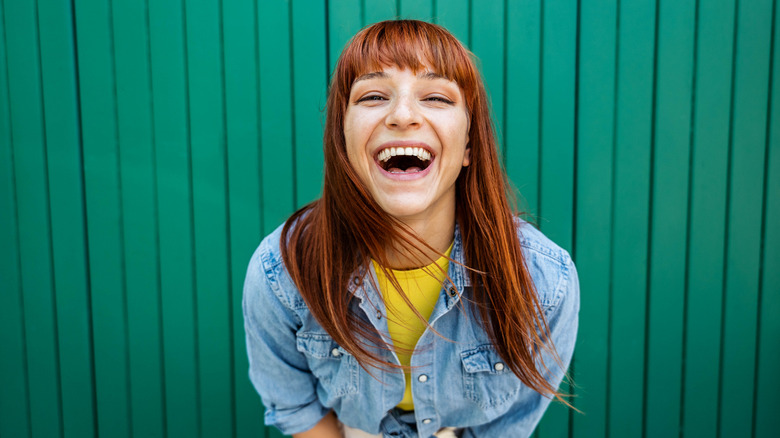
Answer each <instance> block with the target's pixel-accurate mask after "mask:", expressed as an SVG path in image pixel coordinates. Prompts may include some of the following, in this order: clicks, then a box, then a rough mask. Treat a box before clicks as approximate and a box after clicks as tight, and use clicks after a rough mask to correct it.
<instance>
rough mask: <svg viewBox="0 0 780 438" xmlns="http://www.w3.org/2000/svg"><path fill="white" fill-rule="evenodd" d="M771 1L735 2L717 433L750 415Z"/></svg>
mask: <svg viewBox="0 0 780 438" xmlns="http://www.w3.org/2000/svg"><path fill="white" fill-rule="evenodd" d="M771 27H772V2H771V1H770V0H763V1H740V2H738V10H737V23H736V35H735V37H736V41H735V45H736V50H735V53H736V59H735V60H734V73H733V74H734V81H733V90H732V92H733V101H732V115H731V117H732V120H731V144H730V151H729V158H730V159H729V161H730V163H729V164H730V166H729V189H728V190H729V192H728V204H727V205H728V212H727V214H728V219H727V220H728V222H727V230H726V232H727V235H726V249H727V252H726V263H725V269H726V281H725V291H724V301H723V308H724V315H723V340H722V342H723V350H722V363H721V366H722V368H721V393H720V434H721V435H722V436H749V435H750V434H751V428H752V422H753V409H754V406H753V389H754V388H753V385H754V378H755V357H756V356H755V350H756V346H757V345H756V334H757V331H758V328H757V321H756V317H757V315H758V286H759V285H758V282H759V268H760V266H759V256H760V246H761V219H762V203H763V193H762V190H761V189H760V188H761V187H763V179H764V165H763V160H764V153H765V149H766V143H765V141H766V121H767V117H766V111H767V92H768V82H769V56H770V35H771Z"/></svg>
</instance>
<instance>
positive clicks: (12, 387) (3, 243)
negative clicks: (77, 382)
mask: <svg viewBox="0 0 780 438" xmlns="http://www.w3.org/2000/svg"><path fill="white" fill-rule="evenodd" d="M3 3H4V2H0V38H2V40H1V41H0V248H2V250H0V287H2V290H1V291H0V309H2V312H1V313H2V318H0V357H2V358H3V360H0V388H3V390H2V391H0V435H2V436H5V435H8V436H20V437H28V436H30V401H29V400H30V399H29V394H28V391H27V388H28V374H29V373H28V371H27V364H26V361H25V357H26V353H25V350H26V341H25V333H24V312H23V310H24V309H23V300H24V295H23V294H22V287H21V286H22V285H21V278H20V277H21V272H20V266H19V228H18V225H17V206H16V196H17V195H16V183H15V179H16V175H15V173H14V151H13V131H12V129H11V102H10V99H9V94H10V88H9V80H8V57H7V53H6V47H7V43H8V39H7V38H6V33H7V32H6V28H7V26H6V22H7V19H6V17H7V16H8V15H7V14H6V13H5V8H4V7H3V6H4V5H3Z"/></svg>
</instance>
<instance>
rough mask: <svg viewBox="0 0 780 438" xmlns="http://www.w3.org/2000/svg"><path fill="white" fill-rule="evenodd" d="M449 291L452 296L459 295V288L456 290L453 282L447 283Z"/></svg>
mask: <svg viewBox="0 0 780 438" xmlns="http://www.w3.org/2000/svg"><path fill="white" fill-rule="evenodd" d="M447 293H448V294H449V295H450V296H451V297H455V296H456V295H458V291H457V290H455V286H453V285H452V284H448V285H447Z"/></svg>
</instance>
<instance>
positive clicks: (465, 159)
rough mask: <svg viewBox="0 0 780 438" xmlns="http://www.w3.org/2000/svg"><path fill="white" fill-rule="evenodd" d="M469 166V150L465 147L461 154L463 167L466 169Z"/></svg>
mask: <svg viewBox="0 0 780 438" xmlns="http://www.w3.org/2000/svg"><path fill="white" fill-rule="evenodd" d="M469 164H471V148H470V147H467V148H466V150H465V151H464V153H463V167H466V166H468V165H469Z"/></svg>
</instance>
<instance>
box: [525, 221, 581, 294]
mask: <svg viewBox="0 0 780 438" xmlns="http://www.w3.org/2000/svg"><path fill="white" fill-rule="evenodd" d="M515 227H516V230H517V237H518V239H519V240H520V246H521V247H522V249H523V257H524V259H525V264H526V268H527V269H528V271H529V273H530V274H531V278H532V279H533V281H534V285H535V286H536V289H537V293H538V294H539V299H540V300H541V303H542V305H543V306H545V307H550V306H555V305H557V304H558V303H559V302H560V300H561V299H562V298H563V297H564V296H565V295H566V294H567V293H569V292H576V291H571V290H570V289H571V288H570V287H568V285H569V284H571V281H570V280H571V278H572V277H574V278H576V275H577V274H576V271H575V267H574V263H573V262H572V259H571V256H570V255H569V252H568V251H566V250H565V249H563V248H561V247H560V246H559V245H557V244H556V243H555V242H553V241H552V240H550V239H549V238H548V237H547V236H545V235H544V233H542V232H541V231H539V230H538V229H537V228H536V227H534V226H533V225H532V224H531V223H529V222H527V221H525V220H523V219H519V218H516V219H515Z"/></svg>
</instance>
